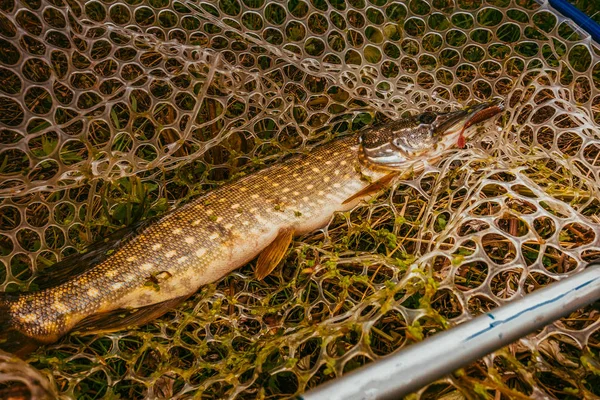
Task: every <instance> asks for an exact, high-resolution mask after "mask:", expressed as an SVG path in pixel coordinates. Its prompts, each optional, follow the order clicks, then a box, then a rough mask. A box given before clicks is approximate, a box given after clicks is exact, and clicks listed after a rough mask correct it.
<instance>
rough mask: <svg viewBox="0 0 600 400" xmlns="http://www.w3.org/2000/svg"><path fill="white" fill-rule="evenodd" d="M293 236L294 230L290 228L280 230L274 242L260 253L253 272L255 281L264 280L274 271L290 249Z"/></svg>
mask: <svg viewBox="0 0 600 400" xmlns="http://www.w3.org/2000/svg"><path fill="white" fill-rule="evenodd" d="M293 236H294V229H292V228H284V229H282V230H280V231H279V234H278V235H277V237H276V238H275V240H273V242H272V243H271V244H270V245H268V246H267V247H266V248H265V249H264V250H263V251H262V253H260V255H259V256H258V261H257V262H256V269H255V270H254V274H255V275H256V278H257V279H260V280H263V279H265V277H266V276H267V275H269V274H270V273H271V272H272V271H273V270H274V269H275V267H276V266H277V265H278V264H279V262H280V261H281V259H282V258H283V256H284V255H285V252H286V251H287V249H288V247H290V243H292V237H293Z"/></svg>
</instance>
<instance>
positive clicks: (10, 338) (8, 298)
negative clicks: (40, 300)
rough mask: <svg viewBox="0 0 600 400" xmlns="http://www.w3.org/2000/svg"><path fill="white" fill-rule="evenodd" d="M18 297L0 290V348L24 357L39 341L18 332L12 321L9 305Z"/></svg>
mask: <svg viewBox="0 0 600 400" xmlns="http://www.w3.org/2000/svg"><path fill="white" fill-rule="evenodd" d="M18 298H19V296H18V295H15V294H12V293H3V292H0V350H4V351H6V352H9V353H13V354H14V355H16V356H17V357H20V358H25V357H27V355H28V354H29V353H31V352H33V351H35V350H36V349H37V348H38V347H39V346H40V343H39V342H38V341H36V340H35V339H33V338H31V337H29V336H27V335H26V334H24V333H22V332H20V331H19V329H18V328H17V327H16V326H15V324H14V322H13V317H12V314H11V309H10V305H11V303H12V302H14V301H16V300H17V299H18Z"/></svg>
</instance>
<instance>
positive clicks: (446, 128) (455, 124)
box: [435, 99, 504, 136]
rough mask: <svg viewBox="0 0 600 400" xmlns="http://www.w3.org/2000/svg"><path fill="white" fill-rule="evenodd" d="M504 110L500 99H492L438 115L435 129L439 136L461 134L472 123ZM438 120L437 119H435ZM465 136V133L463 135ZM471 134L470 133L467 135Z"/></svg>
mask: <svg viewBox="0 0 600 400" xmlns="http://www.w3.org/2000/svg"><path fill="white" fill-rule="evenodd" d="M502 111H504V104H503V101H502V100H499V99H494V100H490V101H486V102H483V103H479V104H476V105H474V106H471V107H467V108H464V109H462V110H458V111H454V112H449V113H447V114H444V116H443V118H442V116H440V119H441V120H440V121H439V123H438V124H437V126H436V128H435V130H436V131H437V132H438V134H439V135H441V136H450V135H454V134H456V133H459V134H461V135H462V133H463V131H466V129H467V128H469V127H470V126H472V125H475V124H477V123H479V122H483V121H485V120H487V119H490V118H492V117H493V116H495V115H497V114H499V113H501V112H502ZM436 122H438V121H436ZM465 136H467V135H465ZM468 136H471V135H468Z"/></svg>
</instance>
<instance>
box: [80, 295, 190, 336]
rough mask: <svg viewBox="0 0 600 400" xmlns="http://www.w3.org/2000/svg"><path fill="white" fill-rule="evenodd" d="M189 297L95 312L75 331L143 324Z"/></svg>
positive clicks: (97, 330) (112, 329) (113, 329)
mask: <svg viewBox="0 0 600 400" xmlns="http://www.w3.org/2000/svg"><path fill="white" fill-rule="evenodd" d="M188 297H189V296H182V297H176V298H174V299H171V300H167V301H163V302H160V303H156V304H152V305H149V306H146V307H141V308H135V309H131V310H128V309H124V308H120V309H117V310H114V311H109V312H106V313H100V314H94V315H91V316H89V317H87V318H85V319H83V320H82V321H81V322H79V323H78V324H77V325H75V327H74V328H73V331H74V332H75V331H76V332H82V333H86V334H88V333H107V332H114V331H118V330H120V329H123V328H126V327H128V326H137V325H143V324H145V323H147V322H150V321H152V320H155V319H157V318H158V317H160V316H161V315H163V314H165V313H167V312H168V311H171V310H172V309H174V308H175V307H177V306H178V305H179V304H181V303H182V302H183V301H185V300H186V299H187V298H188Z"/></svg>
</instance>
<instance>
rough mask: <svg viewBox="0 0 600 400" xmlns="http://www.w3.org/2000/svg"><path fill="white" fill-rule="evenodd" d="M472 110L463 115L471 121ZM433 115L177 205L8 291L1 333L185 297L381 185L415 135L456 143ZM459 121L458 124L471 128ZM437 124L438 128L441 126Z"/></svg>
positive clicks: (52, 334)
mask: <svg viewBox="0 0 600 400" xmlns="http://www.w3.org/2000/svg"><path fill="white" fill-rule="evenodd" d="M429 114H431V113H429ZM436 115H439V116H440V118H441V116H444V115H447V114H436ZM467 117H468V115H467V114H465V115H462V114H461V115H460V116H456V117H455V118H456V119H457V121H459V122H460V123H462V125H461V126H464V123H465V121H466V119H467ZM429 122H430V123H429V124H424V123H423V121H421V120H419V119H413V120H411V121H408V122H407V121H404V122H402V121H400V122H394V123H391V124H388V125H385V126H383V127H381V128H376V129H371V130H367V131H366V133H365V134H363V135H362V136H361V138H362V139H361V140H360V141H359V140H357V138H356V137H345V138H340V139H337V140H334V141H332V142H330V143H328V144H325V145H323V146H320V147H318V148H316V149H315V150H313V151H312V152H311V153H309V154H306V155H303V156H300V157H295V158H291V159H289V160H287V161H285V162H282V163H280V164H277V165H275V166H272V167H270V168H267V169H264V170H262V171H259V172H257V173H255V174H252V175H250V176H248V177H245V178H243V179H240V180H238V181H236V182H233V183H231V184H228V185H225V186H223V187H221V188H219V189H216V190H214V191H212V192H210V193H208V194H206V195H204V196H203V197H200V198H198V199H196V200H194V201H192V202H191V203H189V204H187V205H185V206H183V207H180V208H178V209H176V210H174V211H173V212H171V213H169V214H167V215H165V216H164V217H162V218H161V219H159V220H158V221H156V222H155V223H154V224H151V225H150V226H148V227H146V228H145V229H143V230H142V231H141V232H139V234H138V235H137V236H135V237H133V238H132V239H131V240H129V241H126V242H125V243H124V244H123V245H122V246H121V247H120V248H118V249H117V250H116V251H114V253H112V254H110V256H108V257H107V258H106V259H105V260H104V261H102V262H100V263H98V264H97V265H95V266H94V267H92V268H91V269H89V270H88V271H86V272H83V273H81V274H80V275H78V276H75V277H73V278H72V279H70V280H69V281H67V282H65V283H63V284H60V285H58V286H56V287H52V288H48V289H45V290H41V291H38V292H32V293H24V294H19V295H8V294H2V296H0V333H1V332H2V330H6V329H10V330H11V331H14V332H17V333H18V334H19V335H21V336H23V337H26V338H29V339H32V340H33V341H35V342H37V343H50V342H53V341H56V340H57V339H58V338H60V337H61V336H63V335H64V334H66V333H67V332H69V331H70V330H72V329H73V328H74V327H75V326H76V325H77V324H78V323H79V322H80V321H82V320H84V319H85V318H87V317H90V316H93V315H98V314H102V313H107V312H109V311H112V310H118V309H123V308H142V307H146V306H151V305H155V304H160V303H163V302H167V301H170V300H172V299H177V298H185V296H188V295H190V294H193V293H194V292H196V291H197V290H198V288H199V287H201V286H202V285H205V284H208V283H211V282H214V281H216V280H218V279H220V278H222V277H223V276H225V275H226V274H227V273H229V272H230V271H232V270H234V269H236V268H239V267H240V266H242V265H244V264H245V263H247V262H248V261H250V260H252V259H253V258H255V257H256V256H257V255H259V253H261V251H263V250H265V249H268V248H269V246H272V243H274V242H277V241H278V238H280V237H288V238H289V240H291V236H292V234H302V233H307V232H311V231H313V230H315V229H318V228H320V227H322V226H324V225H326V223H327V222H328V221H329V220H330V218H331V217H332V215H333V214H334V212H336V211H344V210H349V209H351V208H352V207H354V206H355V205H356V204H357V202H358V201H360V199H361V198H364V197H365V196H366V195H369V192H368V190H367V191H366V192H365V190H366V189H368V188H369V187H370V186H371V185H372V186H373V187H374V188H377V189H378V188H380V187H381V186H377V185H374V184H373V182H375V183H377V182H389V179H387V178H386V176H389V171H388V170H386V169H385V168H384V167H385V166H386V165H385V164H386V163H387V162H388V161H389V160H388V158H389V157H392V164H393V165H394V166H397V165H399V164H398V157H404V158H405V159H406V160H409V159H410V157H411V154H413V152H411V151H410V150H411V149H412V148H411V147H410V146H411V143H413V147H414V146H416V147H415V148H414V150H415V153H414V154H417V153H418V154H419V155H420V156H423V154H426V155H427V156H433V155H435V154H437V152H439V151H442V150H444V149H445V148H447V146H449V145H450V144H451V143H450V141H448V140H447V137H442V135H440V136H439V137H438V138H429V139H428V138H427V135H424V134H423V132H422V130H423V129H424V128H427V127H428V126H429V125H431V121H429ZM438 122H439V121H438ZM445 123H446V124H448V123H447V122H445ZM457 123H458V122H457ZM455 125H456V124H452V126H453V127H454V128H453V131H454V132H458V131H460V132H461V134H462V131H461V130H460V129H459V128H460V127H459V128H456V127H455ZM432 126H433V125H432ZM444 129H445V130H448V129H449V128H448V127H446V128H444ZM417 131H418V132H417ZM429 131H430V134H431V135H435V129H433V128H431V129H430V130H429ZM398 135H401V136H405V135H408V136H409V137H401V138H400V139H398V137H397V136H398ZM389 141H392V142H393V143H396V145H395V147H394V146H393V148H392V149H391V150H390V148H389V147H386V146H387V143H388V142H389ZM415 141H416V143H415ZM424 143H425V145H424ZM438 145H439V146H438ZM382 146H383V147H382ZM419 146H421V147H423V148H420V147H419ZM417 147H419V148H417ZM427 149H428V150H427ZM426 150H427V151H426ZM369 151H374V152H375V153H377V151H380V152H382V153H385V157H382V158H381V159H380V158H378V157H376V156H372V154H371V153H370V152H369ZM396 152H397V153H398V154H399V155H398V156H396V157H395V158H394V157H393V155H394V154H396ZM375 153H373V154H375ZM414 154H413V155H414ZM386 157H387V158H386ZM404 168H406V165H404ZM363 192H364V195H363ZM371 194H372V193H371ZM348 199H352V200H351V201H349V200H348ZM282 233H285V234H283V235H282ZM288 243H289V242H288ZM265 252H266V250H265ZM280 253H281V254H279V256H283V253H282V252H280ZM263 254H264V252H263ZM261 257H262V255H261ZM278 260H279V259H277V257H275V262H278ZM260 262H261V258H260V257H259V260H258V263H260ZM267 273H268V272H267ZM0 344H1V343H0Z"/></svg>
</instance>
